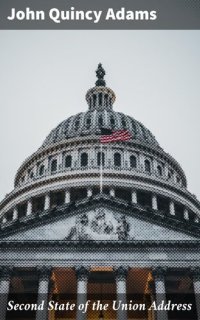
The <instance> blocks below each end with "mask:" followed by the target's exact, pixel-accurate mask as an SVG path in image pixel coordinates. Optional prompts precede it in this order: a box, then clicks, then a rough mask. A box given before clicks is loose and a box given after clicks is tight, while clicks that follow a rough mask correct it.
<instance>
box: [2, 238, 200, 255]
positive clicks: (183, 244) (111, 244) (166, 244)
mask: <svg viewBox="0 0 200 320" xmlns="http://www.w3.org/2000/svg"><path fill="white" fill-rule="evenodd" d="M0 248H1V249H2V251H4V250H7V249H16V250H17V249H18V248H19V249H20V250H21V249H22V248H23V249H37V248H41V249H42V248H44V249H45V248H46V249H51V248H61V249H63V250H67V249H71V248H75V249H77V250H78V249H84V250H85V251H87V250H91V249H92V248H93V249H96V248H102V249H103V248H105V249H106V248H108V249H109V248H115V249H117V250H118V249H120V248H121V249H141V248H146V249H148V248H153V249H156V248H159V249H162V248H165V249H170V250H175V249H176V248H179V249H194V250H195V251H196V252H197V251H198V250H200V240H187V241H183V240H174V241H173V240H168V241H165V240H154V241H152V240H129V241H112V240H110V241H109V240H106V241H95V240H84V241H77V240H75V241H72V240H70V241H68V240H48V241H41V240H40V241H34V240H29V241H23V240H19V241H5V240H1V241H0Z"/></svg>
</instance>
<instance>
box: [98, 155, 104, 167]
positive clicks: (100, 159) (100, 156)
mask: <svg viewBox="0 0 200 320" xmlns="http://www.w3.org/2000/svg"><path fill="white" fill-rule="evenodd" d="M101 161H102V165H103V166H104V165H105V154H104V152H98V153H97V165H98V166H100V164H101Z"/></svg>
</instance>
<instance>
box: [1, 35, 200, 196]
mask: <svg viewBox="0 0 200 320" xmlns="http://www.w3.org/2000/svg"><path fill="white" fill-rule="evenodd" d="M199 39H200V31H0V110H1V111H0V150H1V157H0V200H2V199H3V197H4V196H5V194H6V193H8V192H10V191H11V190H12V188H13V181H14V176H15V173H16V171H17V169H18V167H19V166H20V165H21V163H22V162H23V160H25V158H26V157H27V156H29V155H30V154H32V153H33V152H34V151H36V150H37V149H38V148H39V146H40V145H41V144H42V142H43V140H44V139H45V137H46V136H47V135H48V133H49V132H50V130H51V129H53V128H54V127H55V126H56V125H58V123H59V122H61V121H63V120H64V119H66V118H67V117H69V116H70V115H72V114H75V113H78V112H81V111H84V110H86V109H87V104H86V101H85V93H86V91H87V90H88V88H90V87H92V86H93V85H94V82H95V70H96V67H97V64H98V63H99V62H102V63H103V66H104V68H105V70H106V73H107V75H106V81H107V85H108V86H109V87H111V88H112V89H113V90H114V91H115V93H116V96H117V99H116V103H115V105H114V108H115V110H116V111H121V112H124V113H126V114H129V115H131V116H133V117H134V118H135V119H137V120H139V121H141V122H142V123H143V124H144V125H145V126H146V127H147V128H148V129H150V130H151V131H152V132H153V134H154V135H155V136H156V138H157V140H158V142H159V143H160V145H161V146H162V147H163V148H164V150H165V151H166V152H168V153H170V154H171V155H172V156H173V157H174V158H175V159H176V160H177V161H178V162H179V163H180V164H181V166H182V167H183V169H184V171H185V173H186V176H187V179H188V189H189V191H190V192H192V193H194V194H196V195H197V197H198V198H199V199H200V174H199V163H200V150H199V138H200V133H199V121H200V112H199V104H200V62H199V57H200V41H199Z"/></svg>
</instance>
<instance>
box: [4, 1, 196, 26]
mask: <svg viewBox="0 0 200 320" xmlns="http://www.w3.org/2000/svg"><path fill="white" fill-rule="evenodd" d="M0 29H1V30H3V29H4V30H6V29H7V30H25V29H30V30H31V29H32V30H34V29H35V30H39V29H44V30H53V29H54V30H57V29H58V30H79V29H82V30H84V29H85V30H104V29H109V30H115V29H116V30H119V29H124V30H125V29H127V30H128V29H129V30H134V29H135V30H137V29H140V30H141V29H143V30H145V29H146V30H147V29H150V30H152V29H155V30H156V29H165V30H167V29H176V30H178V29H179V30H181V29H182V30H184V29H190V30H192V29H193V30H195V29H200V0H123V1H120V0H98V1H97V0H79V1H78V0H73V1H72V0H71V1H68V0H0Z"/></svg>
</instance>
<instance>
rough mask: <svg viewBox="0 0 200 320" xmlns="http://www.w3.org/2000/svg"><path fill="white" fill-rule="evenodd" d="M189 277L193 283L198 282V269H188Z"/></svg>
mask: <svg viewBox="0 0 200 320" xmlns="http://www.w3.org/2000/svg"><path fill="white" fill-rule="evenodd" d="M190 276H191V277H192V279H193V281H200V267H194V268H190Z"/></svg>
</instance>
